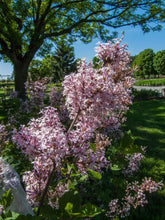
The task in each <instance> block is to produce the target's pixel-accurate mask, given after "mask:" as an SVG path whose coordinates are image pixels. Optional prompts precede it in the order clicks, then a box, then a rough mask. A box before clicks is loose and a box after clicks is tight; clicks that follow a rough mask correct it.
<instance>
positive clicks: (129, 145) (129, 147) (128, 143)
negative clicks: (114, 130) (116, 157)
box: [120, 130, 141, 154]
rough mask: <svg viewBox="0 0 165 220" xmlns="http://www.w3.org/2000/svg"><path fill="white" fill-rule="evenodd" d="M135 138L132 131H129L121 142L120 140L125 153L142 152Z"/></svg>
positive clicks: (121, 148) (122, 150)
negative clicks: (135, 142)
mask: <svg viewBox="0 0 165 220" xmlns="http://www.w3.org/2000/svg"><path fill="white" fill-rule="evenodd" d="M134 141H135V138H134V137H133V136H132V134H131V131H130V130H129V131H127V132H126V133H125V134H124V136H123V138H122V140H121V142H120V150H121V152H122V153H124V154H132V153H137V152H139V151H140V152H141V148H140V147H138V146H137V145H135V144H134Z"/></svg>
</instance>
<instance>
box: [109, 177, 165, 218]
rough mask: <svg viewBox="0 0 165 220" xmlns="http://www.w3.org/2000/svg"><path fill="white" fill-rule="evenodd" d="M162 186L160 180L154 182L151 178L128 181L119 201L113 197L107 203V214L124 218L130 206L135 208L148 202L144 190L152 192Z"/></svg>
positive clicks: (128, 212) (128, 213)
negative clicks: (122, 196)
mask: <svg viewBox="0 0 165 220" xmlns="http://www.w3.org/2000/svg"><path fill="white" fill-rule="evenodd" d="M162 186H163V183H162V182H159V183H156V182H155V181H153V180H152V179H151V178H145V179H143V180H142V183H141V184H139V182H138V181H135V182H133V183H131V184H130V183H129V184H128V185H127V188H126V190H125V196H124V198H122V200H121V202H120V203H119V199H114V200H112V201H111V202H110V203H109V211H108V212H107V216H108V217H110V218H112V219H113V218H118V217H121V218H125V217H126V216H129V215H130V210H131V207H134V208H135V209H136V208H137V207H139V206H141V207H143V206H144V205H145V204H146V203H148V201H147V199H146V195H145V193H146V192H149V193H153V192H156V191H157V190H160V189H161V188H162Z"/></svg>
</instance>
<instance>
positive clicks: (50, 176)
mask: <svg viewBox="0 0 165 220" xmlns="http://www.w3.org/2000/svg"><path fill="white" fill-rule="evenodd" d="M54 171H55V165H53V169H52V171H51V172H50V175H49V177H48V181H47V183H46V186H45V189H44V191H43V194H42V197H41V200H40V202H39V206H38V210H37V216H39V214H40V211H41V207H42V205H43V202H44V199H45V196H46V194H47V192H48V188H49V185H50V181H51V179H52V177H53V174H54Z"/></svg>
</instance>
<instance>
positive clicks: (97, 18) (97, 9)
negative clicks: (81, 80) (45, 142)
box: [0, 0, 165, 94]
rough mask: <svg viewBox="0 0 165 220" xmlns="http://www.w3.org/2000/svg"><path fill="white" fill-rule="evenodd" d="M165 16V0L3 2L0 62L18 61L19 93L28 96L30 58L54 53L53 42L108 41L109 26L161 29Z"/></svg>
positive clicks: (17, 82)
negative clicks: (26, 87)
mask: <svg viewBox="0 0 165 220" xmlns="http://www.w3.org/2000/svg"><path fill="white" fill-rule="evenodd" d="M164 12H165V4H164V1H163V0H150V1H148V0H112V1H110V0H70V1H68V0H0V54H1V58H3V59H8V60H10V61H11V62H12V63H13V66H14V74H15V89H16V90H17V91H19V92H20V93H22V94H24V91H25V90H24V82H25V81H26V80H27V73H28V67H29V64H30V62H31V60H32V59H33V57H34V56H35V55H36V53H37V52H39V54H43V53H45V52H46V51H50V47H51V46H52V42H55V43H58V41H59V40H60V38H61V37H62V38H65V39H68V40H69V41H75V40H76V39H77V38H80V39H81V40H82V41H84V42H90V41H91V39H92V38H93V37H101V38H102V39H104V40H106V39H107V36H110V33H109V32H108V29H107V27H111V28H118V27H123V26H126V25H132V26H136V25H140V26H141V27H142V29H143V31H145V32H148V31H149V30H151V29H152V30H160V29H161V26H160V24H159V22H161V21H162V22H163V21H164V20H165V13H164ZM155 21H156V25H155V23H154V22H155ZM111 34H112V33H111Z"/></svg>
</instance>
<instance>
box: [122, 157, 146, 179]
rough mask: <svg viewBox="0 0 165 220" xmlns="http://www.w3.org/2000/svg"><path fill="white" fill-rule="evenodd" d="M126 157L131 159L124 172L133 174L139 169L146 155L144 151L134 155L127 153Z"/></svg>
mask: <svg viewBox="0 0 165 220" xmlns="http://www.w3.org/2000/svg"><path fill="white" fill-rule="evenodd" d="M125 158H126V159H127V160H128V161H129V164H128V167H127V168H124V169H123V174H124V175H125V176H133V174H134V172H137V171H138V170H139V167H140V165H141V160H142V159H143V158H144V155H143V154H142V153H134V154H132V155H126V156H125Z"/></svg>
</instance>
